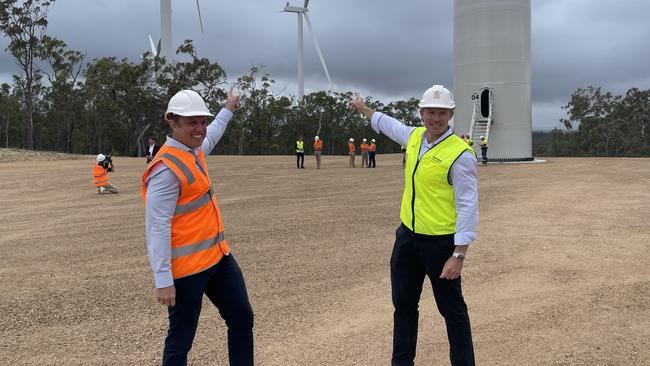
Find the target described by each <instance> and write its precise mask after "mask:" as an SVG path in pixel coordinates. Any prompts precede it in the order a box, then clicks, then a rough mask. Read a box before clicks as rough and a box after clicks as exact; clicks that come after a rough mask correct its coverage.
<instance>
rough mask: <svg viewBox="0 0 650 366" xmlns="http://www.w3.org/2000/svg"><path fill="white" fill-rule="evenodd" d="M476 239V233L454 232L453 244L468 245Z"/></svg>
mask: <svg viewBox="0 0 650 366" xmlns="http://www.w3.org/2000/svg"><path fill="white" fill-rule="evenodd" d="M474 240H476V233H470V232H462V233H456V234H454V245H470V244H471V243H472V242H473V241H474Z"/></svg>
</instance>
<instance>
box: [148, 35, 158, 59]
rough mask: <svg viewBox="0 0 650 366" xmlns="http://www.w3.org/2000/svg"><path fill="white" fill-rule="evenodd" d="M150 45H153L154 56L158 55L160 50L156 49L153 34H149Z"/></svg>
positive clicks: (152, 52)
mask: <svg viewBox="0 0 650 366" xmlns="http://www.w3.org/2000/svg"><path fill="white" fill-rule="evenodd" d="M149 46H151V54H152V55H153V57H156V56H158V51H157V50H156V44H155V43H153V39H151V34H150V35H149Z"/></svg>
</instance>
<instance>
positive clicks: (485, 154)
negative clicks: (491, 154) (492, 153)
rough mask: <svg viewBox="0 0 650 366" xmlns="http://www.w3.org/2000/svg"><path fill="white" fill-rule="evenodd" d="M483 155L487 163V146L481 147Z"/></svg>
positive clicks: (484, 161)
mask: <svg viewBox="0 0 650 366" xmlns="http://www.w3.org/2000/svg"><path fill="white" fill-rule="evenodd" d="M481 157H482V158H483V164H487V160H488V158H487V147H482V148H481Z"/></svg>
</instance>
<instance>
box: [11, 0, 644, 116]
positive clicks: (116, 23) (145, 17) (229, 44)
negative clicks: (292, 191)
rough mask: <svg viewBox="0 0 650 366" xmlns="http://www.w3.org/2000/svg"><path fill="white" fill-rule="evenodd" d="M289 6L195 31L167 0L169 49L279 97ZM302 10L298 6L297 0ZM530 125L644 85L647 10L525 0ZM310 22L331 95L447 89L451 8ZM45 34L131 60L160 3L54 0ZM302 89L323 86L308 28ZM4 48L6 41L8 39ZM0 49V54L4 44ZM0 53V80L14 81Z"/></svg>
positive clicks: (444, 4)
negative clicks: (269, 83)
mask: <svg viewBox="0 0 650 366" xmlns="http://www.w3.org/2000/svg"><path fill="white" fill-rule="evenodd" d="M285 2H286V1H273V0H241V1H229V2H225V1H202V2H201V12H202V14H203V18H204V27H205V34H201V31H200V27H199V22H198V19H197V14H196V7H195V3H194V1H189V0H184V1H182V0H173V1H172V9H173V18H172V19H173V24H174V43H175V44H176V45H178V44H180V43H181V42H182V41H183V40H184V39H186V38H191V39H193V40H194V43H195V45H196V47H197V50H198V53H199V55H201V56H206V57H208V58H210V59H211V60H213V61H216V62H219V63H220V64H221V65H222V66H223V67H224V69H225V70H226V72H227V74H228V76H229V78H230V79H235V78H236V77H238V76H240V75H243V74H245V73H246V71H247V70H248V69H249V68H250V66H251V65H252V64H258V63H263V64H265V65H266V69H265V71H266V72H267V73H269V74H270V75H271V77H272V78H274V79H275V80H276V81H277V82H276V86H275V88H274V89H276V90H278V92H279V91H282V90H284V92H285V93H290V94H295V92H296V85H295V84H296V59H297V55H296V52H297V49H296V48H297V45H296V43H297V39H296V37H297V35H296V33H297V21H296V15H295V14H287V13H280V11H281V10H282V8H283V7H284V4H285ZM291 3H293V4H295V5H302V0H292V1H291ZM532 11H533V12H532V26H533V28H532V48H533V49H532V65H531V67H532V76H533V84H532V85H533V100H534V104H533V110H534V122H533V123H534V127H536V128H552V127H553V126H555V125H557V119H558V118H559V117H558V116H560V117H561V116H562V115H563V112H562V111H561V109H560V106H561V105H563V104H566V101H567V100H568V98H569V96H570V94H571V93H572V92H573V91H575V90H576V89H577V88H579V87H584V86H586V85H598V86H602V87H603V88H604V89H607V90H612V91H614V92H619V93H622V92H624V91H625V90H627V89H629V88H631V87H633V86H637V87H641V88H648V87H650V68H648V67H647V60H648V59H650V47H647V39H648V38H650V34H649V33H650V27H649V26H648V25H647V20H646V17H647V14H650V2H646V1H643V0H635V1H633V0H626V1H621V2H617V3H615V4H613V3H611V2H604V1H590V0H572V1H542V0H533V1H532ZM310 14H311V19H312V22H313V26H314V29H315V32H316V34H317V36H318V39H319V42H320V45H321V48H322V50H323V53H324V56H325V60H326V62H327V65H328V68H329V71H330V74H331V76H332V79H333V82H334V84H335V85H336V87H337V89H339V90H341V91H347V90H348V89H354V90H357V91H363V92H364V93H367V94H368V95H372V96H373V97H376V98H379V99H381V98H410V97H419V96H420V95H421V93H422V91H423V90H424V89H426V88H427V87H428V86H430V85H431V84H432V83H433V82H437V83H442V84H445V85H449V86H451V85H452V82H453V80H452V77H453V75H452V74H453V49H452V47H453V44H452V41H453V39H452V37H453V25H452V22H453V2H452V0H445V1H443V0H436V1H426V0H410V1H403V2H395V1H387V0H377V1H369V0H312V1H310ZM49 20H50V26H49V30H48V31H49V33H50V34H52V35H54V36H56V37H59V38H61V39H63V40H64V41H66V42H67V43H68V45H69V46H70V47H71V48H73V49H77V50H81V51H83V52H86V53H87V55H88V57H87V59H88V60H91V59H93V58H97V57H103V56H115V57H118V58H122V57H127V58H129V59H131V60H134V61H136V60H137V58H138V57H139V56H140V55H141V54H142V53H143V52H145V51H147V50H149V44H148V43H149V42H148V39H147V35H148V34H151V35H152V37H153V38H154V39H156V40H157V39H158V37H159V35H158V34H159V0H139V1H127V0H93V1H83V0H59V1H58V2H56V3H55V6H54V8H53V9H52V10H51V12H50V18H49ZM304 32H305V33H304V41H305V43H304V45H305V82H306V84H305V89H306V90H307V91H313V90H319V89H324V88H326V79H325V76H324V73H323V71H322V68H321V66H320V61H319V60H318V57H317V56H316V52H315V50H314V48H313V45H312V40H311V35H310V33H309V31H308V29H307V27H306V26H305V27H304ZM3 41H5V42H6V40H3ZM3 48H4V47H3ZM15 72H17V71H16V66H15V63H14V62H13V60H12V59H11V56H10V55H8V54H7V53H6V52H4V53H3V54H1V55H0V74H3V75H5V74H10V73H15Z"/></svg>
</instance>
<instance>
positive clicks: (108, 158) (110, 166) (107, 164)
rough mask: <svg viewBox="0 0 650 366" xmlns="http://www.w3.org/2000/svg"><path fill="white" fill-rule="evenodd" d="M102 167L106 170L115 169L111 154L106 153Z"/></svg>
mask: <svg viewBox="0 0 650 366" xmlns="http://www.w3.org/2000/svg"><path fill="white" fill-rule="evenodd" d="M102 167H104V169H106V171H109V172H112V171H113V159H112V157H111V156H110V155H106V158H105V159H104V161H102Z"/></svg>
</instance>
